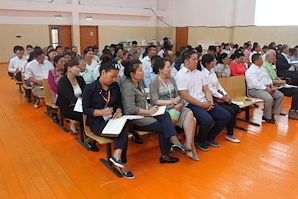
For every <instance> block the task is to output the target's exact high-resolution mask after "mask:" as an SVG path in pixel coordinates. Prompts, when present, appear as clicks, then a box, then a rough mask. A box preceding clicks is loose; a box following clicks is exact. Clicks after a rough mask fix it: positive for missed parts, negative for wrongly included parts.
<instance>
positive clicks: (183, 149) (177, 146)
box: [170, 144, 191, 153]
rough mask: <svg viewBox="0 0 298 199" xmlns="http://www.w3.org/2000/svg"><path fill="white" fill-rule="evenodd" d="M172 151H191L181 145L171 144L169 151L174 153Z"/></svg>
mask: <svg viewBox="0 0 298 199" xmlns="http://www.w3.org/2000/svg"><path fill="white" fill-rule="evenodd" d="M174 150H175V151H178V152H180V153H187V152H190V151H191V149H188V148H186V147H185V146H183V145H176V144H172V146H171V149H170V151H174Z"/></svg>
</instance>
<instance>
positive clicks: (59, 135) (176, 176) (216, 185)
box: [0, 64, 298, 199]
mask: <svg viewBox="0 0 298 199" xmlns="http://www.w3.org/2000/svg"><path fill="white" fill-rule="evenodd" d="M0 75H1V77H2V78H1V79H0V85H1V86H0V92H1V98H0V121H1V125H0V157H1V159H0V161H1V164H0V198H1V199H2V198H3V199H7V198H17V199H21V198H28V199H34V198H38V199H39V198H71V199H76V198H117V199H118V198H137V199H139V198H140V199H141V198H150V199H151V198H167V199H168V198H181V199H187V198H237V199H238V198H260V199H263V198H282V199H283V198H286V199H292V198H293V199H294V198H298V187H297V184H298V156H297V155H298V147H297V146H298V136H297V135H298V133H297V129H298V123H297V121H294V120H288V119H287V117H285V116H276V119H277V124H275V125H272V124H267V123H262V126H261V127H256V126H252V125H247V124H246V123H243V122H240V121H237V124H238V125H241V126H244V127H247V128H248V132H244V131H241V130H238V129H236V130H235V135H236V137H238V138H239V139H240V140H241V143H240V144H234V143H231V142H229V141H226V140H225V139H224V137H225V132H222V133H221V134H220V135H219V136H218V138H217V141H218V142H219V143H220V145H221V147H220V148H212V147H210V151H209V152H207V153H206V152H201V151H200V150H197V151H198V154H199V157H200V158H201V161H200V162H194V161H192V160H190V159H189V158H187V157H186V156H184V155H182V154H179V153H176V152H174V153H173V156H175V157H179V158H180V162H179V163H176V164H172V165H171V164H159V162H158V159H159V155H160V152H159V148H158V141H157V136H156V135H151V136H150V137H146V136H143V137H142V139H143V140H144V144H143V145H138V144H135V143H133V142H132V141H129V149H128V158H129V166H130V169H131V170H132V172H133V173H134V174H135V175H136V178H135V179H134V180H127V179H124V178H117V177H116V176H114V174H112V173H111V172H110V171H109V170H108V169H107V168H105V167H104V166H103V165H102V164H101V163H100V162H99V161H98V159H99V158H102V157H103V158H104V157H105V146H99V148H100V151H99V152H97V153H94V152H90V151H87V150H86V149H84V148H83V147H82V146H81V145H80V144H78V142H76V141H75V136H74V135H70V134H67V133H64V132H63V131H62V130H61V129H60V128H59V127H58V126H57V125H55V124H54V123H53V121H52V120H51V119H50V118H49V117H47V116H46V115H45V114H44V112H45V106H44V104H43V103H41V105H42V106H41V107H40V108H39V109H35V108H34V107H33V104H32V103H27V101H26V99H25V97H24V94H20V93H19V92H18V88H17V86H16V85H15V82H14V81H13V80H11V79H10V78H9V77H8V76H7V66H6V65H4V64H2V65H0ZM289 104H290V98H285V102H284V105H283V112H285V113H287V112H288V109H289ZM261 108H262V105H260V107H259V108H258V109H255V110H254V111H253V112H252V113H251V119H252V120H253V121H255V122H257V123H261V119H260V118H261V116H262V110H261ZM240 116H244V115H243V113H242V115H240ZM180 138H181V141H183V138H182V137H180Z"/></svg>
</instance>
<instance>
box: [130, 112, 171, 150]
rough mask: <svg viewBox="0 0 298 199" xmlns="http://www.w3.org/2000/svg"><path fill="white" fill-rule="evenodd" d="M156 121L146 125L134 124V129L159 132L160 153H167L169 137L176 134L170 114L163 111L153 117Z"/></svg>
mask: <svg viewBox="0 0 298 199" xmlns="http://www.w3.org/2000/svg"><path fill="white" fill-rule="evenodd" d="M154 118H155V119H157V121H156V122H154V123H153V124H150V125H147V126H137V125H135V126H134V129H135V130H139V131H151V132H154V133H158V134H159V148H160V151H161V154H162V155H168V154H169V153H170V146H171V145H170V141H169V138H170V137H172V136H176V135H177V132H176V130H175V128H174V125H173V123H172V120H171V117H170V115H169V114H168V113H167V112H165V114H163V115H159V116H156V117H154Z"/></svg>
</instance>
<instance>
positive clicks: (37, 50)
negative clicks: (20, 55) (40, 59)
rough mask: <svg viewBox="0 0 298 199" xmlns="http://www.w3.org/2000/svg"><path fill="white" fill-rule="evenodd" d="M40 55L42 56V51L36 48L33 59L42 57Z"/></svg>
mask: <svg viewBox="0 0 298 199" xmlns="http://www.w3.org/2000/svg"><path fill="white" fill-rule="evenodd" d="M42 54H44V52H43V51H42V49H40V48H37V49H35V50H34V57H35V58H36V57H37V56H39V55H42Z"/></svg>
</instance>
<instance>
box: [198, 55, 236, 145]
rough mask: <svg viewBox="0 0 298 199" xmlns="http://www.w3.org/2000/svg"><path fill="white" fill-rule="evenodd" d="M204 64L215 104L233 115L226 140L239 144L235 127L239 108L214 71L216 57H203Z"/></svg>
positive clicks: (204, 72)
mask: <svg viewBox="0 0 298 199" xmlns="http://www.w3.org/2000/svg"><path fill="white" fill-rule="evenodd" d="M202 64H203V66H204V69H203V70H202V72H203V74H204V77H205V78H206V82H208V88H209V90H210V91H211V93H212V96H213V99H214V102H215V103H217V104H218V105H219V106H221V107H222V108H224V109H225V110H227V111H228V112H229V113H230V114H231V119H230V121H229V122H228V124H227V127H226V129H227V136H226V139H227V140H229V141H231V142H234V143H239V142H240V140H239V139H237V138H236V137H235V136H234V126H235V123H236V115H237V114H238V113H239V110H240V109H239V106H238V105H236V104H233V103H232V100H231V98H230V96H229V95H228V94H227V92H226V91H225V90H224V89H223V87H222V86H221V85H220V83H219V82H218V79H217V77H216V74H215V72H214V71H213V70H212V69H213V68H214V57H213V55H210V54H205V55H203V57H202Z"/></svg>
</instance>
